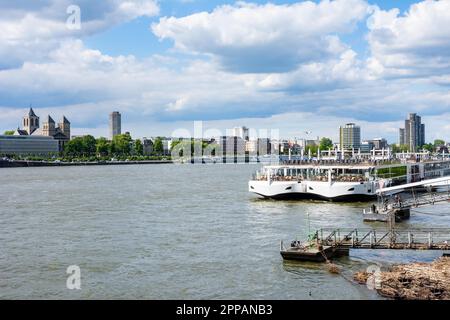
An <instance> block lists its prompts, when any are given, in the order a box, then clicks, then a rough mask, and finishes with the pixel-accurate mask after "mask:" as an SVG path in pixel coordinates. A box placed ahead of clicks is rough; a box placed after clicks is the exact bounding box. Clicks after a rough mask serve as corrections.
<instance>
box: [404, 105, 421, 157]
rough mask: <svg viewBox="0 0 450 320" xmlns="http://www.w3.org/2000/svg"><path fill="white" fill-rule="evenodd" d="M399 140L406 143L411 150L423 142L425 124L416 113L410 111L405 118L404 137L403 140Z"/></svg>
mask: <svg viewBox="0 0 450 320" xmlns="http://www.w3.org/2000/svg"><path fill="white" fill-rule="evenodd" d="M400 132H401V131H400ZM400 135H401V134H400ZM401 142H403V144H405V145H407V146H408V147H409V151H411V152H416V151H417V150H418V148H420V147H422V146H423V145H424V144H425V125H424V124H423V123H422V118H421V117H420V116H418V115H417V114H416V113H410V114H409V115H408V119H406V120H405V129H404V138H403V141H401V139H400V143H401Z"/></svg>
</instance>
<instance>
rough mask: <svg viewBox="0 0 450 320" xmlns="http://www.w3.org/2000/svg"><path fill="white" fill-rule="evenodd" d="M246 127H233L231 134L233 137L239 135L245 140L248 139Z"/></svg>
mask: <svg viewBox="0 0 450 320" xmlns="http://www.w3.org/2000/svg"><path fill="white" fill-rule="evenodd" d="M248 132H249V131H248V128H247V127H235V128H233V132H232V136H233V137H239V138H241V139H243V140H245V141H248V140H249V138H250V137H249V133H248Z"/></svg>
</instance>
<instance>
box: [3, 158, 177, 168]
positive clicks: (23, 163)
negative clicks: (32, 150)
mask: <svg viewBox="0 0 450 320" xmlns="http://www.w3.org/2000/svg"><path fill="white" fill-rule="evenodd" d="M168 163H172V161H171V160H142V161H82V162H58V161H30V160H1V159H0V168H22V167H69V166H105V165H114V166H115V165H133V164H168Z"/></svg>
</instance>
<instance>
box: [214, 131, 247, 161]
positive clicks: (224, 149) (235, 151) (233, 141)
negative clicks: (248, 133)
mask: <svg viewBox="0 0 450 320" xmlns="http://www.w3.org/2000/svg"><path fill="white" fill-rule="evenodd" d="M216 141H217V144H218V145H219V150H220V152H221V153H222V155H223V156H225V155H242V154H245V151H246V142H245V140H244V139H242V138H241V137H237V136H233V137H230V136H221V137H219V138H217V140H216Z"/></svg>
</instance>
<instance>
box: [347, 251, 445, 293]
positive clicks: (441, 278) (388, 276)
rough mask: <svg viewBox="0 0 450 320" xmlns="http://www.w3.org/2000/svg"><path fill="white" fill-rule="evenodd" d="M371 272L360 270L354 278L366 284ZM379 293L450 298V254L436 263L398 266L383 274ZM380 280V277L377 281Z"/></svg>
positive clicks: (380, 275) (378, 289)
mask: <svg viewBox="0 0 450 320" xmlns="http://www.w3.org/2000/svg"><path fill="white" fill-rule="evenodd" d="M370 276H372V274H371V273H368V272H357V273H355V275H354V279H355V280H356V281H357V282H358V283H361V284H366V283H367V280H368V279H369V277H370ZM379 277H380V278H379V286H378V288H377V289H376V290H377V292H378V293H379V294H380V295H382V296H384V297H387V298H392V299H402V300H450V257H448V256H444V257H442V258H439V259H437V260H435V261H434V262H432V263H409V264H401V265H395V266H393V267H392V268H391V270H389V271H386V272H381V273H380V274H379ZM375 281H377V280H375Z"/></svg>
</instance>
